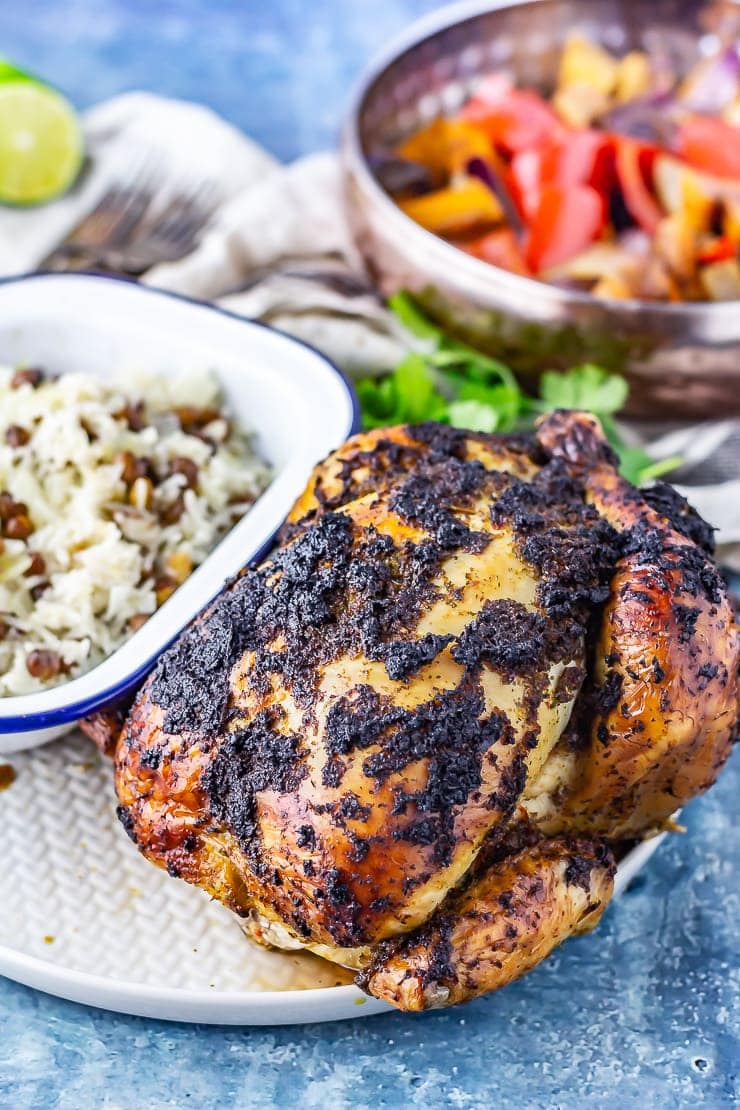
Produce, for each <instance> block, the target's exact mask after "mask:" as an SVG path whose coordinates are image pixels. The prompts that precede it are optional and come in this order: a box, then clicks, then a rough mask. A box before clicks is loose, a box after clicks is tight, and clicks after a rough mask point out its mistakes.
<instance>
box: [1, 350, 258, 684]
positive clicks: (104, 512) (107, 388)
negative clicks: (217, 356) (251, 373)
mask: <svg viewBox="0 0 740 1110" xmlns="http://www.w3.org/2000/svg"><path fill="white" fill-rule="evenodd" d="M268 481H269V470H268V468H267V467H266V466H265V464H264V463H263V462H262V461H261V460H260V459H259V457H258V456H257V455H256V453H255V451H254V449H253V447H252V446H251V443H250V439H249V437H248V435H247V434H246V433H245V432H244V431H243V430H241V429H239V428H237V427H235V425H234V424H233V422H232V421H231V420H230V419H229V416H228V414H227V413H226V411H225V409H224V406H223V399H222V397H221V395H220V387H219V383H218V381H217V380H216V378H215V377H214V376H213V375H211V374H207V373H189V374H179V375H176V376H173V377H170V378H165V377H153V376H151V375H129V376H128V377H127V379H126V382H125V384H123V382H122V381H120V380H114V381H103V380H99V379H97V378H95V377H93V376H90V375H85V374H77V373H74V374H65V375H61V376H59V377H52V376H50V375H47V374H45V373H44V372H43V371H41V370H38V369H35V368H23V369H19V370H13V369H0V696H4V697H7V696H10V695H14V694H26V693H32V692H33V691H38V690H40V689H43V688H45V687H48V686H51V685H55V684H57V683H59V682H61V681H63V680H64V679H65V678H68V677H74V676H76V675H78V674H81V673H82V672H83V671H87V670H90V669H91V668H92V667H94V666H96V665H97V664H98V663H100V662H101V661H102V660H103V659H104V658H106V657H107V656H108V655H110V654H111V653H112V652H113V651H115V650H116V648H117V647H119V646H120V645H121V644H122V643H123V642H124V641H125V640H126V639H127V638H128V637H129V636H131V635H132V634H133V633H134V632H135V631H137V629H139V628H140V627H141V625H142V624H143V623H144V622H145V621H146V620H147V618H148V617H149V616H150V615H151V614H152V613H153V612H154V611H155V610H156V609H157V607H158V606H160V605H162V604H163V603H164V601H166V599H167V598H168V597H169V596H170V595H171V594H172V593H173V592H174V590H176V589H177V587H178V586H179V585H180V584H181V583H182V582H183V581H184V580H185V579H186V578H187V577H188V575H189V574H190V573H191V571H192V570H193V569H194V568H195V567H197V566H198V565H199V564H200V563H202V562H203V560H204V559H205V558H206V556H207V555H208V554H209V553H210V551H212V549H213V548H214V546H215V545H216V544H217V543H218V541H219V540H220V539H221V538H222V537H223V536H224V534H225V533H226V532H227V531H228V530H229V529H230V528H231V527H232V526H233V525H234V524H235V523H236V521H237V520H238V519H239V518H240V517H241V516H242V515H243V514H244V512H245V511H246V510H247V509H248V508H249V506H250V505H251V504H252V503H253V502H254V501H255V500H256V498H257V497H258V496H259V495H260V493H261V492H262V491H263V490H264V489H265V487H266V486H267V484H268Z"/></svg>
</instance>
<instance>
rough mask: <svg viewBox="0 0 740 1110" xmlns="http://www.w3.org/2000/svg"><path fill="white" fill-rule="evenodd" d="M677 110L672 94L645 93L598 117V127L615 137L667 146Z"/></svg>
mask: <svg viewBox="0 0 740 1110" xmlns="http://www.w3.org/2000/svg"><path fill="white" fill-rule="evenodd" d="M678 107H679V106H678V101H677V100H676V98H675V96H674V95H673V93H671V92H649V93H646V94H645V95H644V96H637V97H635V99H634V100H628V101H626V103H624V104H619V105H617V107H616V108H612V109H611V111H609V112H607V113H606V115H604V116H603V117H602V119H601V126H602V127H603V128H604V129H605V130H606V131H613V132H615V134H617V135H628V136H629V137H630V138H633V139H643V140H645V141H646V142H650V143H660V144H661V145H663V146H670V145H671V140H672V138H673V134H674V130H675V125H676V117H677V115H678Z"/></svg>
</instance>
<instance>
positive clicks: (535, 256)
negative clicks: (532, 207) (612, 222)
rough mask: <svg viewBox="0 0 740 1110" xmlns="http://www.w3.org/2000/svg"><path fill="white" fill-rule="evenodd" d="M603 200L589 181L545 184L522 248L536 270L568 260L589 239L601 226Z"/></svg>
mask: <svg viewBox="0 0 740 1110" xmlns="http://www.w3.org/2000/svg"><path fill="white" fill-rule="evenodd" d="M604 220H605V209H604V201H603V199H602V198H601V197H600V196H599V194H598V193H597V192H596V190H595V189H593V188H592V187H591V186H590V185H571V186H568V187H567V188H563V187H562V186H561V185H546V186H545V187H544V189H543V190H542V199H541V200H540V204H539V207H538V209H537V213H536V215H535V217H534V220H533V221H532V226H531V228H530V233H529V239H528V243H527V248H526V251H525V258H526V261H527V265H528V266H529V267H530V268H531V269H532V270H534V272H535V273H539V272H540V271H542V270H549V269H550V268H551V267H552V266H558V265H559V264H560V263H561V262H567V261H568V259H569V258H573V257H574V256H575V255H577V254H580V252H581V251H582V250H585V248H586V247H587V246H588V245H589V243H592V242H593V241H594V239H595V238H596V237H597V236H598V234H599V232H600V231H601V230H602V228H603V226H604Z"/></svg>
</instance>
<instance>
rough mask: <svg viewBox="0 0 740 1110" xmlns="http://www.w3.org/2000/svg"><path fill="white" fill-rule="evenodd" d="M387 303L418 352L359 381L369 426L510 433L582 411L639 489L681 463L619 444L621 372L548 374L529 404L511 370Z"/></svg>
mask: <svg viewBox="0 0 740 1110" xmlns="http://www.w3.org/2000/svg"><path fill="white" fill-rule="evenodd" d="M389 305H390V308H391V310H392V311H393V312H394V313H395V315H396V316H397V318H398V319H399V321H400V322H401V324H403V326H404V327H405V328H406V329H407V330H408V331H409V332H411V334H412V335H414V336H415V337H416V339H417V340H418V346H419V350H416V351H414V352H413V353H411V354H409V355H407V356H406V357H405V358H404V359H403V360H402V361H401V362H400V363H399V365H398V366H397V367H396V369H395V370H394V371H393V372H392V373H390V374H386V375H384V376H383V377H380V378H363V379H361V380H360V381H359V382H358V383H357V393H358V396H359V398H360V405H361V408H362V415H363V424H364V426H365V427H366V428H382V427H385V426H386V425H390V424H405V423H411V424H414V423H418V422H420V421H422V420H438V421H440V422H442V423H445V424H451V425H452V426H453V427H455V428H468V429H470V430H471V431H477V432H509V431H512V430H519V429H522V430H523V429H527V428H530V427H532V425H533V422H534V420H535V418H536V417H537V416H538V415H539V414H540V413H543V412H549V411H551V410H552V409H558V408H571V409H583V410H585V411H587V412H592V413H594V414H595V415H596V416H598V417H599V419H600V421H601V424H602V426H603V428H604V432H605V433H606V435H607V437H608V439H609V441H610V443H611V444H612V447H613V448H614V449H615V451H616V452H617V454H618V455H619V460H620V469H621V471H622V473H623V474H624V475H625V477H626V478H628V479H629V480H630V481H631V482H634V483H635V484H636V485H641V484H643V483H645V482H648V481H652V480H653V479H654V478H657V477H659V476H660V475H662V474H667V473H668V472H669V471H671V470H673V469H675V467H676V466H678V465H679V463H680V461H681V460H680V458H678V457H676V456H674V457H672V458H669V459H661V460H659V461H657V462H656V461H655V460H654V459H652V458H651V457H650V456H649V455H648V454H647V453H646V452H645V451H643V450H642V449H641V448H639V447H631V446H628V445H627V444H626V443H625V442H624V440H623V439H622V437H621V435H620V433H619V429H618V427H617V425H616V422H615V420H614V415H615V413H617V412H619V410H620V409H621V408H622V407H623V406H624V404H625V402H626V400H627V394H628V386H627V382H626V381H625V380H624V378H623V377H621V376H620V375H619V374H612V373H609V372H608V371H606V370H604V369H602V368H601V367H599V366H594V365H592V364H590V363H587V364H586V365H584V366H575V367H573V368H572V369H571V370H566V371H559V370H548V371H545V373H543V374H542V375H541V377H540V383H539V396H538V397H536V398H533V397H530V396H528V395H527V394H526V393H524V391H523V390H522V388H521V386H520V385H519V383H518V382H517V380H516V377H515V376H514V374H513V373H512V371H511V370H510V369H509V367H508V366H505V365H504V364H503V363H502V362H499V361H498V360H497V359H494V358H491V357H490V356H488V355H485V354H483V353H481V352H480V351H476V350H475V349H474V348H473V347H469V346H468V345H467V344H465V343H461V342H460V341H459V340H457V339H454V338H452V336H450V335H448V334H447V333H446V332H444V331H443V330H442V329H441V328H438V327H437V326H436V325H435V324H434V323H432V321H431V320H429V319H428V318H427V317H426V316H425V315H424V314H423V312H422V311H421V310H420V309H419V307H418V305H417V304H416V303H415V302H414V300H413V299H412V297H410V296H409V294H407V293H398V294H396V295H395V296H394V297H392V298H391V300H390V302H389Z"/></svg>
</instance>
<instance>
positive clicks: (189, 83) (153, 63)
mask: <svg viewBox="0 0 740 1110" xmlns="http://www.w3.org/2000/svg"><path fill="white" fill-rule="evenodd" d="M434 7H436V5H435V4H433V3H431V2H429V0H315V2H313V3H308V2H307V0H272V2H271V3H268V2H264V3H252V2H247V3H228V2H227V0H212V2H210V3H207V2H206V0H202V2H201V3H196V2H194V0H190V2H187V0H180V2H174V0H172V2H166V0H156V2H149V3H147V2H144V0H125V2H124V0H67V2H65V3H59V2H56V0H35V3H34V4H33V5H32V6H31V5H29V4H26V5H25V6H20V5H18V4H17V3H15V2H14V3H11V2H10V0H0V51H3V52H5V53H7V54H8V55H10V56H11V57H13V58H14V59H15V60H16V61H18V62H19V63H20V64H22V65H25V66H27V67H29V68H32V69H34V70H36V71H38V72H39V73H41V74H43V75H44V76H45V77H46V78H48V79H49V80H51V81H53V82H55V83H57V84H58V85H60V86H61V87H62V88H64V89H66V90H67V91H68V93H69V94H70V95H71V96H72V98H73V99H74V100H75V102H76V103H77V104H78V105H80V106H81V107H84V106H86V105H89V104H92V103H94V102H95V101H97V100H100V99H102V98H104V97H106V96H110V95H112V94H114V93H117V92H121V91H124V90H127V89H134V88H145V89H149V90H152V91H155V92H160V93H164V94H168V95H174V96H182V97H188V98H191V99H196V100H201V101H204V102H205V103H207V104H209V105H211V106H212V107H213V108H215V109H217V110H218V111H219V112H221V113H222V114H223V115H225V116H226V117H227V118H228V119H230V120H231V121H233V122H234V123H236V124H237V125H238V126H240V127H242V128H244V129H245V130H247V131H248V132H249V133H250V134H252V135H253V136H255V137H256V138H257V139H259V140H260V141H262V142H264V143H265V144H266V145H267V146H268V147H270V148H271V149H272V150H273V151H274V152H275V153H277V154H278V155H280V156H281V157H283V158H291V157H294V156H296V155H298V154H301V153H304V152H306V151H309V150H315V149H318V148H320V147H325V146H328V145H331V144H332V142H333V141H334V138H335V135H336V132H337V127H338V123H339V119H340V116H341V111H342V107H343V105H344V104H345V102H346V97H347V93H348V91H349V89H350V88H351V86H352V84H353V82H354V81H355V79H356V77H357V73H358V70H359V68H360V67H361V66H362V65H363V64H364V63H365V62H366V61H367V59H368V58H369V56H370V55H371V54H372V53H373V51H374V50H376V49H377V48H378V47H379V46H381V45H382V44H383V42H384V41H385V40H386V39H387V38H388V37H389V36H390V35H392V34H394V33H395V32H397V31H398V30H399V29H400V28H401V27H402V26H403V25H404V24H405V23H406V22H408V20H409V19H410V18H413V17H414V16H416V15H418V14H421V13H422V12H424V11H428V10H430V9H432V8H434ZM739 794H740V762H739V761H738V759H737V758H735V760H734V762H733V763H731V765H730V767H729V768H728V769H727V771H726V772H725V774H724V776H723V778H722V780H721V781H720V783H719V785H718V786H717V787H716V788H715V789H714V790H713V791H712V793H711V794H710V795H708V796H707V797H706V798H702V799H699V800H697V801H695V802H693V803H692V804H691V805H690V806H689V807H688V808H687V810H686V813H685V820H686V824H687V825H688V834H687V835H686V836H681V837H678V836H677V837H673V838H672V839H671V841H670V843H669V844H667V845H666V846H664V847H663V848H662V849H661V850H660V851H659V852H658V854H657V856H655V857H654V858H653V860H652V862H651V863H650V864H649V866H648V867H647V868H646V870H645V871H644V872H643V873H642V875H640V876H639V877H638V879H637V880H636V881H635V883H634V885H633V888H632V890H631V891H629V892H628V893H627V894H626V895H625V896H624V898H623V899H621V900H620V901H619V902H617V903H615V904H614V905H613V906H612V907H611V909H610V910H609V911H608V913H607V915H606V917H605V919H604V921H603V923H602V924H601V926H600V927H599V929H598V930H597V932H596V933H595V934H593V935H591V936H589V937H586V938H583V939H581V940H578V941H573V942H571V943H569V944H568V945H567V946H566V947H565V948H563V949H561V950H560V952H559V953H557V954H556V955H555V956H554V957H553V958H552V959H550V960H549V961H547V963H546V964H544V965H542V966H541V967H540V968H538V969H537V970H536V971H535V972H533V973H532V974H531V975H530V976H529V977H528V978H527V979H525V980H523V981H522V982H520V983H517V984H514V985H513V986H512V987H510V988H508V989H507V990H506V991H504V992H502V993H501V994H499V995H498V996H492V997H489V998H485V999H480V1000H478V1001H477V1002H474V1003H472V1004H470V1005H468V1006H467V1007H464V1008H462V1009H457V1010H452V1011H448V1012H442V1013H437V1014H430V1015H426V1016H424V1017H421V1018H409V1017H404V1016H402V1015H395V1014H394V1015H391V1016H388V1017H385V1016H384V1017H379V1018H372V1019H369V1020H365V1021H352V1022H348V1023H343V1024H337V1025H333V1026H307V1027H292V1028H290V1027H288V1028H283V1029H274V1030H257V1029H254V1030H250V1029H245V1030H234V1029H215V1028H203V1027H201V1028H193V1027H187V1026H177V1025H169V1024H166V1023H163V1022H152V1021H144V1020H139V1019H135V1018H124V1017H119V1016H116V1015H111V1014H106V1013H103V1012H101V1011H97V1010H88V1009H84V1008H83V1007H80V1006H76V1005H73V1004H71V1003H65V1002H61V1001H58V1000H55V999H52V998H49V997H46V996H45V995H41V994H37V993H35V992H34V991H31V990H28V989H26V988H24V987H20V986H17V985H15V984H13V983H9V982H5V981H2V980H0V1107H3V1108H5V1107H8V1108H12V1110H25V1108H36V1107H38V1108H43V1110H46V1108H59V1110H87V1108H88V1107H106V1108H107V1110H118V1108H124V1107H125V1108H129V1107H136V1108H139V1107H140V1108H142V1110H159V1108H164V1107H186V1106H192V1107H198V1108H199V1110H200V1108H204V1110H205V1108H210V1107H232V1106H250V1107H263V1106H264V1107H270V1106H275V1105H277V1106H286V1105H294V1106H297V1107H298V1106H300V1107H321V1108H324V1107H326V1108H327V1110H329V1108H331V1110H335V1108H341V1107H359V1108H363V1107H368V1108H373V1110H374V1108H377V1107H385V1106H388V1107H392V1106H408V1105H412V1106H425V1107H437V1106H440V1107H441V1106H450V1107H478V1106H486V1105H489V1106H498V1105H503V1104H506V1105H509V1106H512V1107H515V1108H517V1110H521V1108H525V1107H533V1108H534V1107H537V1108H539V1107H550V1106H552V1107H568V1108H570V1107H586V1106H588V1107H596V1106H598V1107H613V1106H614V1107H616V1106H639V1107H644V1108H649V1107H693V1106H697V1105H702V1106H711V1107H729V1106H732V1105H738V1103H740V1077H739V1076H740V1021H739V1018H738V1008H739V1007H738V1003H739V1002H740V971H739V969H738V949H739V947H740V945H739V943H738V942H739V940H740V924H739V923H740V897H739V892H738V863H740V841H739V838H738V833H737V827H736V820H737V799H738V795H739ZM31 819H32V817H31V815H29V820H31ZM0 866H2V864H1V863H0Z"/></svg>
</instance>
